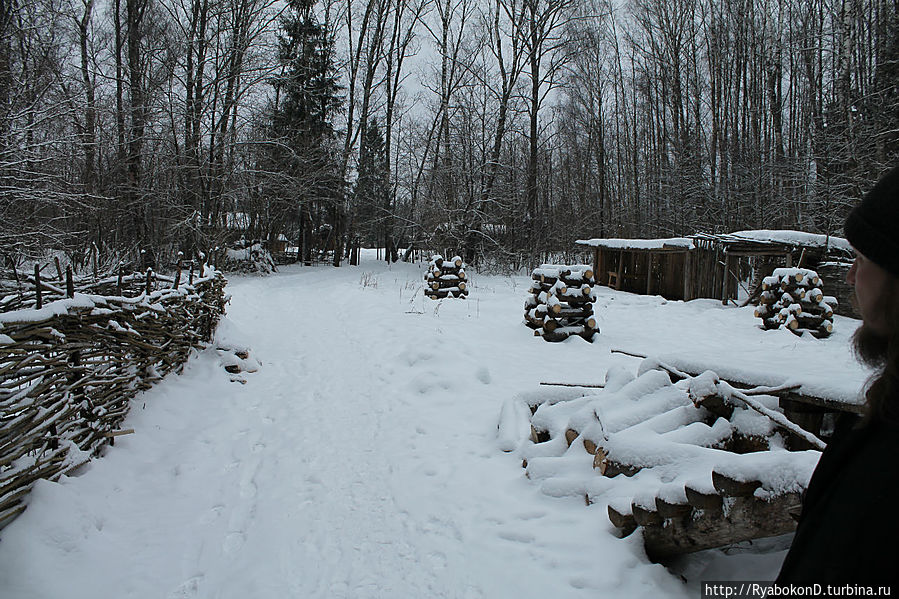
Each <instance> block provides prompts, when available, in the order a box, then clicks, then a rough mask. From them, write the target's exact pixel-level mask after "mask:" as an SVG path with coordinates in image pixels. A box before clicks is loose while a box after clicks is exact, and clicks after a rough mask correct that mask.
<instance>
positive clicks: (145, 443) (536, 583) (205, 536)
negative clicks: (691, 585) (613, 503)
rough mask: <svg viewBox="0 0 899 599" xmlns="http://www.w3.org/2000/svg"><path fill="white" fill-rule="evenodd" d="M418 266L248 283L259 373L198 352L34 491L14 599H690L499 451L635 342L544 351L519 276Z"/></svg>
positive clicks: (584, 511)
mask: <svg viewBox="0 0 899 599" xmlns="http://www.w3.org/2000/svg"><path fill="white" fill-rule="evenodd" d="M421 268H422V267H421V266H420V265H407V264H399V265H394V266H392V267H390V268H388V267H385V266H382V265H381V264H379V263H374V262H371V263H367V264H365V266H364V268H340V269H331V268H314V269H310V268H300V267H294V268H287V269H285V272H283V273H281V274H279V275H276V276H272V277H268V278H234V279H233V280H232V282H231V283H230V284H229V286H228V292H230V293H231V294H232V300H231V304H230V306H229V308H228V315H227V318H226V319H225V320H224V321H223V323H222V326H221V327H220V329H219V333H218V338H219V339H218V340H219V342H220V343H225V344H228V343H230V344H235V345H243V346H248V347H249V348H250V350H251V353H252V354H253V356H254V357H255V358H256V359H258V360H260V361H261V362H262V363H263V366H262V368H261V369H260V370H259V371H258V372H256V373H251V374H244V375H243V376H244V377H245V378H246V380H247V384H245V385H241V384H236V383H233V382H230V381H229V378H230V377H229V376H228V375H227V374H226V373H225V372H224V371H223V370H222V368H221V365H220V364H219V362H218V357H217V355H216V352H215V351H214V349H212V348H210V349H209V350H207V351H205V352H202V353H201V354H200V355H199V356H197V357H196V358H194V359H192V360H191V362H190V363H189V365H188V366H187V368H186V369H185V371H184V373H183V374H182V375H181V376H170V377H168V378H167V379H166V380H165V381H163V382H162V383H161V384H160V385H158V386H157V387H156V388H154V389H152V390H151V391H149V392H147V393H145V394H143V395H141V396H140V397H139V398H138V401H136V402H135V405H134V408H133V410H132V413H131V415H130V416H129V418H128V420H127V422H126V426H127V427H130V428H134V429H135V430H136V434H134V435H130V436H126V437H121V438H119V440H118V442H117V444H116V446H115V448H112V449H111V450H110V451H109V452H108V453H107V455H106V456H105V457H104V458H102V459H100V460H96V461H94V462H93V463H92V464H91V465H90V466H89V467H88V468H87V469H86V471H85V472H83V473H82V474H80V475H79V476H77V477H72V478H67V479H64V480H63V481H62V483H61V484H54V483H47V482H41V483H39V484H38V485H37V487H36V488H35V491H34V493H33V494H32V497H31V499H30V505H29V508H28V510H27V511H26V512H25V513H24V514H23V515H22V516H21V517H20V518H19V519H18V520H16V521H15V522H14V523H13V524H12V525H10V526H9V527H8V528H7V529H5V530H4V531H3V532H2V541H0V595H2V596H3V597H8V598H11V599H12V598H23V599H24V598H26V597H27V598H33V599H41V598H47V599H51V598H53V599H57V598H66V599H74V598H82V597H84V598H87V597H91V598H96V597H116V598H120V597H121V598H124V597H139V598H150V597H153V598H156V597H166V598H186V597H209V598H213V597H214V598H231V597H233V598H241V599H251V598H272V599H274V598H279V599H280V598H303V599H305V598H335V599H338V598H353V599H355V598H398V599H400V598H401V599H407V598H418V597H421V598H425V597H446V598H460V599H479V598H484V599H488V598H489V599H503V598H510V599H511V598H515V599H522V598H530V597H533V598H537V597H554V598H561V597H601V596H608V597H659V596H666V597H688V596H693V595H694V592H693V590H688V589H687V588H685V587H684V586H683V585H682V584H681V582H680V581H679V580H678V579H677V578H676V577H675V576H673V575H672V574H670V573H669V572H668V571H666V570H665V569H664V568H662V567H661V566H658V565H653V564H650V563H648V562H647V561H646V558H645V556H643V554H642V550H641V548H640V541H639V538H638V536H637V535H633V536H632V537H631V538H628V539H626V540H619V539H617V538H615V537H614V536H612V535H611V534H610V531H611V525H610V524H609V522H608V519H607V518H606V515H605V506H604V505H593V506H586V505H585V503H584V501H583V499H582V498H577V497H568V498H551V497H548V496H546V495H544V494H542V493H541V492H540V485H539V482H535V481H530V480H528V479H526V478H525V477H524V475H523V470H522V468H521V464H520V462H518V461H517V460H516V458H514V457H513V456H512V454H504V453H502V452H501V451H499V450H498V448H497V443H496V438H495V437H496V423H497V418H498V415H499V410H500V406H501V404H502V402H503V400H504V399H506V398H507V397H510V396H512V395H514V394H515V393H517V392H519V391H521V390H533V389H534V388H535V386H536V384H537V383H538V382H539V381H541V380H569V381H570V380H576V381H585V382H589V381H601V380H603V377H604V375H605V370H606V368H608V367H609V365H610V364H611V363H613V362H616V360H617V361H619V362H620V361H621V360H625V358H623V357H621V356H619V357H618V358H615V357H614V356H610V354H609V353H608V348H609V344H612V345H615V344H616V343H618V344H619V345H620V342H621V341H622V339H621V338H612V339H610V340H608V341H607V340H605V339H603V340H601V341H600V342H598V343H595V344H593V345H588V344H586V343H584V342H583V341H582V340H580V339H571V340H569V341H567V342H565V343H562V344H547V343H543V342H542V341H540V340H538V339H534V338H533V337H532V336H531V331H530V330H529V329H527V328H526V327H524V326H523V325H521V324H520V323H521V312H522V305H523V300H524V296H525V294H526V281H525V279H524V278H523V277H482V278H475V280H474V285H475V287H474V290H473V292H472V296H471V298H470V299H469V300H468V301H442V302H433V301H430V300H425V299H423V298H422V297H421V290H420V286H421V285H420V281H421V273H422V270H421ZM618 297H624V296H622V295H619V296H618ZM619 301H620V300H619ZM648 301H650V302H655V303H658V302H657V298H656V299H655V300H653V299H651V298H650V300H648ZM605 304H609V302H608V301H606V302H605ZM735 312H736V311H735ZM630 318H631V319H632V320H633V321H634V322H635V323H638V322H639V317H636V316H631V317H630ZM609 324H611V323H609ZM729 325H730V323H729ZM600 326H601V327H602V326H603V324H602V323H601V324H600ZM688 326H692V325H688ZM611 328H613V329H614V325H612V327H611ZM849 332H851V331H848V332H847V333H845V334H846V335H848V333H849ZM756 333H757V332H750V333H749V334H750V335H756ZM676 334H677V333H676V332H675V333H673V334H672V336H674V335H676ZM785 334H786V335H789V333H785ZM783 339H785V340H786V339H788V338H787V337H784V338H783ZM840 355H841V356H842V354H840ZM629 364H631V365H632V364H633V362H629ZM852 376H857V373H856V372H855V371H853V373H852ZM767 567H769V568H770V565H768V566H767Z"/></svg>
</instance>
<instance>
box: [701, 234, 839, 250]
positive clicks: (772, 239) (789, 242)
mask: <svg viewBox="0 0 899 599" xmlns="http://www.w3.org/2000/svg"><path fill="white" fill-rule="evenodd" d="M694 237H695V238H697V239H715V240H717V241H720V242H722V243H723V244H725V245H736V244H743V243H748V244H755V245H781V246H789V247H792V248H816V249H817V248H820V249H824V248H835V249H839V250H845V251H847V252H851V251H852V246H851V245H849V242H848V241H846V240H845V239H843V238H842V237H834V236H833V235H830V236H828V235H820V234H818V233H805V232H804V231H794V230H791V229H778V230H772V229H759V230H751V231H737V232H735V233H719V234H708V233H697V234H696V235H695V236H694Z"/></svg>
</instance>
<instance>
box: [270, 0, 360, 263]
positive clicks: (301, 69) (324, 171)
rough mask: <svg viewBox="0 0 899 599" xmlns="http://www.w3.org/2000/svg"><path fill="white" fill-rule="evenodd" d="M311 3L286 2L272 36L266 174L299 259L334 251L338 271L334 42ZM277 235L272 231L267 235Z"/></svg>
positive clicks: (339, 182) (339, 210)
mask: <svg viewBox="0 0 899 599" xmlns="http://www.w3.org/2000/svg"><path fill="white" fill-rule="evenodd" d="M314 8H315V0H289V2H288V8H287V11H286V16H285V17H283V19H282V21H281V26H282V29H283V33H282V35H281V36H280V37H279V42H280V57H281V62H282V65H283V71H282V76H280V77H278V78H276V79H275V81H274V82H273V83H274V85H275V97H276V100H275V104H274V110H273V114H272V119H271V135H270V136H271V137H272V138H273V141H274V142H275V143H274V144H272V146H271V147H272V151H271V154H272V155H271V156H270V160H271V161H272V164H271V167H274V168H273V169H272V170H271V171H270V173H271V174H272V175H273V177H272V179H273V180H274V181H276V182H277V184H276V185H275V187H276V193H275V194H274V196H273V197H276V198H279V200H280V202H279V207H280V208H281V212H282V213H283V214H284V217H285V220H286V221H288V222H290V221H294V219H296V220H295V221H294V222H295V223H296V226H295V227H293V230H294V231H296V232H297V233H298V237H299V241H300V247H301V252H302V256H303V259H304V260H305V261H306V262H307V263H309V262H310V261H311V260H312V252H313V249H318V250H322V251H326V250H333V251H334V263H335V266H336V265H339V263H340V262H339V261H340V254H341V246H342V243H341V242H342V239H341V238H342V236H343V221H344V218H343V212H344V210H343V190H344V182H343V180H342V177H341V175H340V172H341V169H340V161H339V155H338V147H337V134H336V133H337V132H336V131H335V129H334V125H333V117H334V114H335V112H336V111H337V109H338V108H339V107H340V106H341V102H342V99H341V96H340V85H339V84H338V82H337V72H336V68H335V65H334V37H333V34H332V32H331V31H330V30H329V26H328V23H326V22H321V21H320V20H319V17H318V15H317V14H316V13H315V10H314ZM275 233H277V231H274V230H273V231H272V234H275Z"/></svg>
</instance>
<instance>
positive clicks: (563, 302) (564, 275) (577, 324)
mask: <svg viewBox="0 0 899 599" xmlns="http://www.w3.org/2000/svg"><path fill="white" fill-rule="evenodd" d="M531 278H532V279H533V281H532V282H531V288H530V291H531V295H530V296H529V297H528V299H527V300H526V301H525V303H524V320H525V324H526V325H527V326H529V327H531V328H532V329H534V335H535V336H539V337H543V339H545V340H546V341H564V340H565V339H567V338H568V337H569V336H571V335H579V336H581V337H583V338H584V339H586V340H587V341H593V335H595V334H596V333H598V332H599V328H598V327H597V326H596V317H595V316H594V314H593V303H594V302H595V301H596V294H595V293H594V291H593V283H594V279H593V269H592V268H590V267H589V266H587V265H584V264H577V265H573V266H565V265H557V264H543V265H541V266H540V268H535V269H534V272H533V274H532V275H531Z"/></svg>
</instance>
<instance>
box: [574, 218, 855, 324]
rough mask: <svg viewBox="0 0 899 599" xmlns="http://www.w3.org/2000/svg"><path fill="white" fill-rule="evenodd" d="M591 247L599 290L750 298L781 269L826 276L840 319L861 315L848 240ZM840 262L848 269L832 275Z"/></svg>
mask: <svg viewBox="0 0 899 599" xmlns="http://www.w3.org/2000/svg"><path fill="white" fill-rule="evenodd" d="M576 243H577V244H578V245H579V246H584V247H588V248H592V250H593V267H594V271H595V273H596V275H595V276H596V280H597V283H599V284H602V285H607V286H608V287H611V288H613V289H619V290H622V291H630V292H633V293H640V294H647V295H649V294H657V295H661V296H662V297H665V298H667V299H672V300H691V299H694V298H715V299H720V300H722V302H724V303H726V302H728V301H729V300H731V299H735V298H736V297H737V295H738V291H739V287H740V286H743V287H745V291H746V293H747V295H749V296H750V298H751V297H752V296H753V292H754V290H755V288H756V287H758V286H759V284H760V283H761V279H762V278H763V277H765V276H767V275H769V274H771V272H772V271H773V270H774V269H775V268H778V267H783V266H786V267H790V266H802V267H804V268H812V269H815V268H817V267H819V265H822V270H825V271H826V272H825V274H824V275H823V278H824V289H825V293H827V294H828V295H833V296H836V297H838V298H839V299H840V307H839V309H838V310H837V312H838V313H841V314H845V315H848V316H854V315H855V314H854V313H853V312H852V309H851V308H850V306H849V302H848V301H845V302H844V300H843V298H844V297H848V294H847V292H846V289H845V282H844V281H843V278H844V276H845V270H846V269H847V268H848V263H849V262H850V261H851V258H852V248H851V246H850V245H849V243H848V242H847V241H846V240H845V239H841V238H839V237H830V236H825V235H817V234H813V233H804V232H802V231H792V230H757V231H738V232H736V233H728V234H708V233H697V234H695V235H692V236H691V237H672V238H666V239H611V238H610V239H582V240H578V241H577V242H576ZM825 261H827V262H826V264H828V265H832V264H833V262H834V261H837V263H839V264H843V265H844V267H841V268H833V267H831V266H828V268H824V266H823V265H824V264H825Z"/></svg>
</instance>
